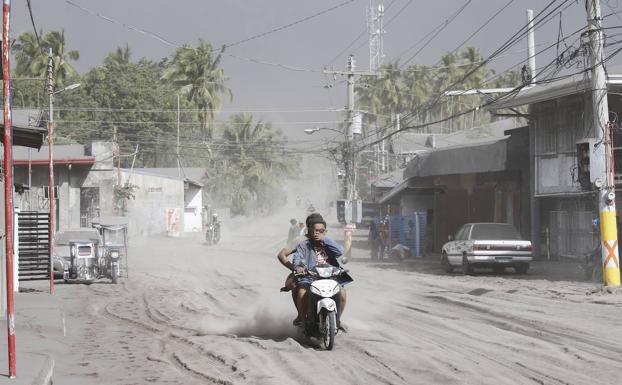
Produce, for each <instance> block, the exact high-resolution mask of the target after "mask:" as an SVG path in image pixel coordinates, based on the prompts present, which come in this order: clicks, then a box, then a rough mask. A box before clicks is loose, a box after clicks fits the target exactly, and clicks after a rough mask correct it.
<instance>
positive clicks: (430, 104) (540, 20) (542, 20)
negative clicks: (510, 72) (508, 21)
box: [375, 0, 572, 133]
mask: <svg viewBox="0 0 622 385" xmlns="http://www.w3.org/2000/svg"><path fill="white" fill-rule="evenodd" d="M556 1H557V0H552V1H550V2H549V3H548V5H547V6H546V7H545V8H543V9H542V10H541V11H540V12H539V13H538V14H537V15H536V16H535V17H534V18H533V20H532V23H533V27H532V28H533V29H536V28H538V27H539V26H540V25H544V24H546V23H547V22H548V21H550V20H551V15H552V14H554V13H556V12H557V11H558V10H559V9H560V8H561V7H563V6H564V5H565V4H567V3H568V2H569V1H570V0H564V1H563V2H562V3H561V4H559V5H557V6H556V7H555V8H554V9H552V10H551V11H549V12H548V13H547V14H546V15H544V16H542V15H543V14H544V13H545V12H546V11H547V10H548V9H549V8H550V7H551V6H553V4H554V3H555V2H556ZM570 5H572V3H571V4H570ZM570 5H568V6H570ZM568 6H566V8H568ZM566 8H564V9H566ZM541 16H542V17H541ZM529 30H530V28H529V24H525V25H524V26H523V27H522V28H520V29H519V30H518V31H517V32H516V33H515V34H514V35H512V36H511V37H510V38H509V39H507V40H506V41H505V43H503V44H502V45H501V46H500V47H499V48H497V49H496V50H495V51H494V52H493V53H492V54H491V55H490V56H488V57H487V58H486V59H485V60H483V61H482V62H481V63H480V64H478V65H476V66H475V67H474V68H472V69H471V70H470V71H468V72H467V73H466V74H465V75H464V76H462V78H460V79H458V80H457V81H454V82H453V83H452V84H450V85H449V86H447V87H446V88H445V89H443V90H442V91H441V92H439V93H438V95H436V97H435V98H433V99H432V98H430V99H428V101H427V102H426V103H424V104H423V105H420V106H416V107H414V108H413V109H412V112H410V113H408V114H406V115H404V117H403V119H404V120H405V121H407V119H408V118H410V117H412V116H413V115H414V114H415V113H416V112H417V111H423V110H431V109H432V108H434V107H435V106H436V105H437V104H438V103H439V101H440V99H441V97H442V96H443V95H444V93H445V92H446V91H448V90H451V89H453V88H454V87H455V86H456V85H458V84H461V83H462V82H464V81H465V80H466V79H468V78H469V77H470V76H472V75H473V74H474V73H475V72H476V71H478V70H479V69H480V68H481V67H483V66H484V65H486V64H487V63H488V62H490V61H492V60H494V59H495V58H497V57H498V56H500V55H501V54H502V53H503V52H505V51H506V50H507V49H509V48H510V47H512V46H513V45H515V44H516V43H517V42H518V41H519V40H520V39H522V38H523V37H524V36H525V35H526V34H527V33H528V32H529ZM388 127H389V126H384V127H382V128H378V129H376V130H375V132H376V133H384V131H385V130H386V129H387V128H388Z"/></svg>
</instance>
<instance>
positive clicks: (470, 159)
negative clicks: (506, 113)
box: [404, 138, 507, 179]
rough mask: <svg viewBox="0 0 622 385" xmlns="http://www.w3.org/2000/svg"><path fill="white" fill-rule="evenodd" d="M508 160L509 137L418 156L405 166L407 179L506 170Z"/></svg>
mask: <svg viewBox="0 0 622 385" xmlns="http://www.w3.org/2000/svg"><path fill="white" fill-rule="evenodd" d="M506 161H507V138H505V139H501V140H496V141H492V142H484V143H479V144H475V145H466V146H455V147H447V148H442V149H438V150H434V151H428V152H426V153H422V154H419V155H418V156H416V157H415V158H414V159H413V160H411V161H410V162H409V163H408V166H406V171H404V178H405V179H408V178H413V177H426V176H437V175H452V174H473V173H480V172H495V171H504V170H506Z"/></svg>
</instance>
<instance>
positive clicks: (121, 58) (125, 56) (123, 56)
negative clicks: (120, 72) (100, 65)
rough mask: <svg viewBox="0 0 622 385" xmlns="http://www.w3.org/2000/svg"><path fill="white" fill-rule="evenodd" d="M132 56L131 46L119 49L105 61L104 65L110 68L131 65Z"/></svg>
mask: <svg viewBox="0 0 622 385" xmlns="http://www.w3.org/2000/svg"><path fill="white" fill-rule="evenodd" d="M131 56H132V50H130V46H129V45H127V44H126V45H125V47H117V50H116V51H114V52H111V53H109V54H108V56H106V58H105V59H104V64H105V65H109V66H122V65H124V64H129V63H130V57H131Z"/></svg>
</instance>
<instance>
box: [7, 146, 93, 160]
mask: <svg viewBox="0 0 622 385" xmlns="http://www.w3.org/2000/svg"><path fill="white" fill-rule="evenodd" d="M13 160H14V161H15V163H21V162H27V161H28V149H27V148H19V147H17V148H15V150H14V153H13ZM31 160H32V161H33V162H35V163H36V162H41V161H47V160H48V146H42V147H41V149H40V150H39V151H32V152H31ZM71 160H73V161H76V163H80V162H82V163H90V164H92V163H95V158H94V157H92V156H88V155H85V154H84V146H83V145H81V144H60V145H55V146H54V163H67V162H68V161H71Z"/></svg>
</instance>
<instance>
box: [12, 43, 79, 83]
mask: <svg viewBox="0 0 622 385" xmlns="http://www.w3.org/2000/svg"><path fill="white" fill-rule="evenodd" d="M50 48H51V49H52V58H53V62H54V88H55V89H59V88H61V87H63V86H66V85H68V84H69V82H70V81H72V80H75V79H78V77H79V76H78V72H77V71H76V70H75V69H74V68H73V66H72V65H71V63H70V61H76V60H78V59H79V58H80V53H79V52H78V51H75V50H72V51H67V47H66V44H65V32H64V31H60V32H59V31H51V32H48V33H46V34H45V35H43V37H42V38H41V46H39V44H38V42H37V39H36V37H35V35H34V33H31V32H24V33H22V34H21V35H19V37H18V38H17V41H16V42H15V44H14V45H13V52H14V53H15V61H16V65H15V75H16V76H18V77H19V76H22V77H39V78H45V77H46V75H47V68H48V51H49V49H50Z"/></svg>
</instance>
